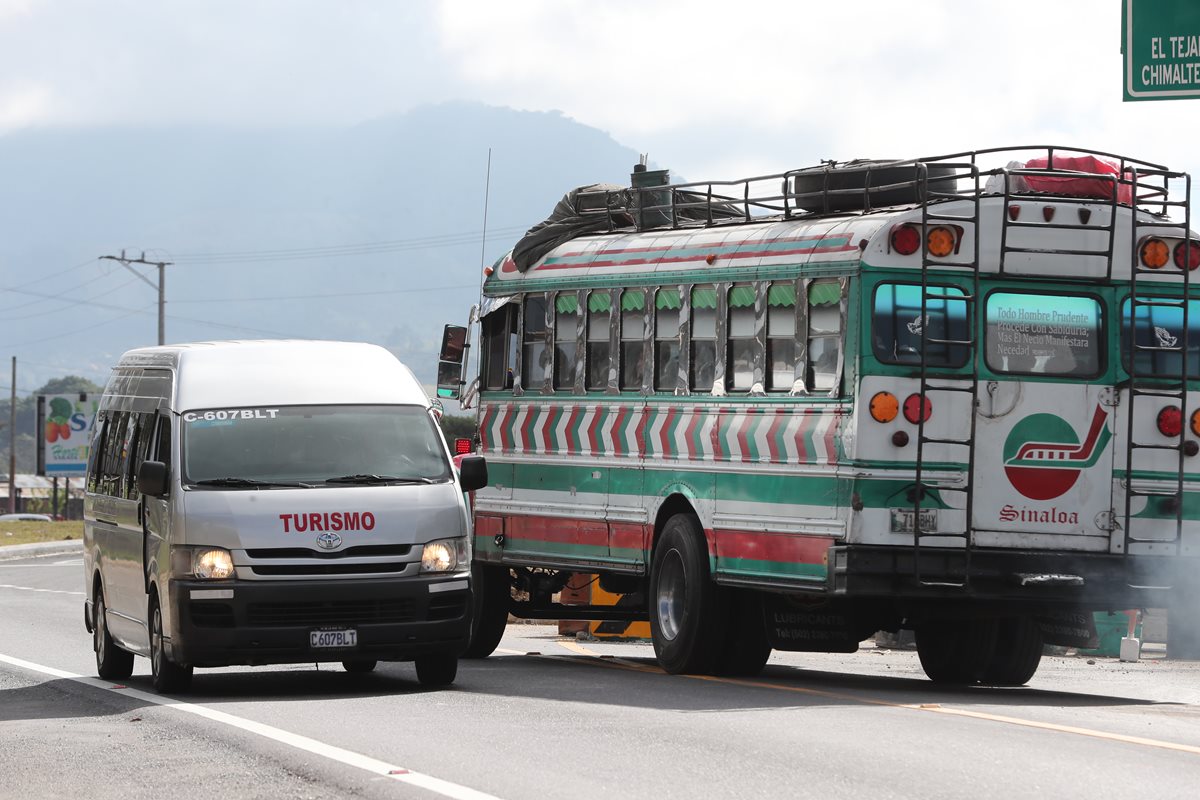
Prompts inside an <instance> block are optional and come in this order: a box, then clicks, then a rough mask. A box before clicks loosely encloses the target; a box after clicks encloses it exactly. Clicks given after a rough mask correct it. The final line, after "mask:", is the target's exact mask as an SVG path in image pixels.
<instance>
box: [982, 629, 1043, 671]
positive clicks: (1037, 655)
mask: <svg viewBox="0 0 1200 800" xmlns="http://www.w3.org/2000/svg"><path fill="white" fill-rule="evenodd" d="M1041 662H1042V629H1041V628H1040V627H1039V626H1038V624H1037V622H1036V621H1035V620H1034V619H1033V618H1031V617H1010V618H1008V619H1002V620H999V621H998V622H997V623H996V649H995V652H994V653H993V654H992V659H991V661H990V662H988V664H987V666H986V667H984V670H983V675H982V678H981V682H982V683H986V684H988V685H989V686H1023V685H1024V684H1026V683H1028V682H1029V679H1030V678H1032V677H1033V673H1035V672H1037V668H1038V665H1039V664H1041Z"/></svg>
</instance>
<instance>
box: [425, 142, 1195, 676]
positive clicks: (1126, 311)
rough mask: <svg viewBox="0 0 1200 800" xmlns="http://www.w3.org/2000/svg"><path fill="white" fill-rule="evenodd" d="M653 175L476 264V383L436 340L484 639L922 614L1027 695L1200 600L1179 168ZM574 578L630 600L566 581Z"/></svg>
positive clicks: (725, 648) (755, 638) (794, 645)
mask: <svg viewBox="0 0 1200 800" xmlns="http://www.w3.org/2000/svg"><path fill="white" fill-rule="evenodd" d="M632 177H633V183H634V187H635V188H632V189H620V188H618V187H602V186H598V187H588V189H587V190H579V191H576V192H573V193H571V194H570V195H568V196H567V197H565V198H564V199H563V202H562V203H560V204H559V206H558V208H557V209H556V215H555V216H554V217H552V218H551V219H550V220H547V222H546V223H543V224H542V225H540V226H538V227H537V228H535V229H534V230H532V231H531V232H530V234H529V235H527V237H526V239H524V240H523V241H522V242H521V243H519V244H518V245H517V247H516V248H515V249H514V251H513V252H510V253H509V254H508V255H507V256H505V257H504V258H502V259H500V260H499V261H498V262H497V263H496V264H495V265H494V266H493V267H489V268H488V269H486V270H485V275H486V278H485V281H484V285H483V295H484V297H483V300H482V303H481V305H480V306H479V307H477V308H476V309H474V310H473V312H472V318H471V323H472V324H473V325H477V326H478V327H477V329H476V330H475V331H474V332H472V333H471V334H470V338H472V339H476V340H477V342H478V348H477V349H478V351H479V355H480V359H479V361H480V365H479V372H478V377H477V378H475V379H474V380H471V381H469V382H468V381H466V380H465V378H464V376H463V374H462V370H461V369H460V366H459V364H458V363H455V362H456V361H457V360H458V358H459V357H458V356H457V355H452V356H447V355H445V354H444V355H443V358H444V359H445V358H450V362H449V363H446V362H443V364H442V365H441V369H440V380H439V384H440V385H443V386H444V388H443V389H442V390H441V391H442V393H443V394H445V395H448V396H458V395H459V393H460V389H461V390H462V395H463V400H464V405H465V406H468V407H472V406H473V407H475V408H477V413H478V437H477V441H476V448H477V450H478V452H479V453H481V454H482V455H484V456H486V457H487V460H488V470H489V474H490V485H489V486H488V487H487V488H485V489H482V490H480V491H479V492H477V493H476V494H475V498H474V502H475V550H474V579H475V584H474V585H475V589H476V609H475V612H476V618H475V625H474V633H473V639H472V643H471V647H470V649H469V650H468V653H467V654H468V655H469V656H485V655H487V654H489V653H490V652H491V651H492V650H493V649H494V648H495V647H496V645H497V643H498V641H499V638H500V636H501V634H502V632H503V627H504V623H505V620H506V618H507V615H508V614H509V613H513V614H516V615H517V616H521V617H528V618H542V619H570V618H574V619H603V620H647V619H648V620H649V622H650V628H651V632H652V638H653V642H654V648H655V653H656V656H657V658H658V661H659V663H660V665H661V666H662V667H663V668H664V669H665V670H667V671H668V672H673V673H677V672H694V673H717V674H743V675H745V674H754V673H756V672H758V671H759V670H761V669H762V667H763V665H764V664H765V662H766V660H767V657H768V655H769V654H770V651H771V649H772V648H777V649H781V650H807V651H826V652H851V651H854V650H855V649H856V648H857V647H858V645H859V643H860V642H861V641H863V640H865V639H867V638H869V637H870V636H872V635H873V634H874V633H875V632H877V631H881V630H884V631H893V632H894V631H898V630H900V629H909V630H912V631H914V632H915V638H916V644H917V650H918V653H919V656H920V660H921V663H922V665H923V667H924V669H925V672H926V674H927V675H928V676H929V677H930V678H931V679H932V680H934V681H937V682H942V683H955V684H970V683H987V684H992V685H1020V684H1023V683H1025V682H1026V681H1027V680H1028V679H1029V678H1030V677H1031V676H1032V675H1033V674H1034V672H1035V671H1036V669H1037V666H1038V663H1039V661H1040V658H1041V654H1042V651H1043V644H1061V645H1074V646H1084V645H1086V644H1087V643H1088V641H1089V639H1092V638H1093V637H1094V635H1095V629H1094V626H1093V622H1092V621H1093V614H1094V612H1097V611H1105V610H1108V611H1113V610H1120V609H1128V608H1138V607H1162V606H1168V605H1172V604H1176V603H1178V602H1180V598H1186V600H1187V603H1189V604H1191V605H1193V606H1195V607H1196V608H1198V609H1200V605H1196V598H1197V596H1198V594H1200V593H1197V590H1196V588H1195V583H1194V582H1195V581H1196V580H1197V578H1196V576H1197V575H1198V574H1200V466H1198V465H1200V462H1195V461H1193V460H1192V459H1193V458H1194V457H1195V456H1196V455H1197V453H1198V452H1200V403H1198V402H1197V399H1198V398H1197V390H1200V384H1198V383H1197V381H1198V380H1200V332H1197V333H1192V332H1191V331H1192V328H1194V327H1200V306H1198V305H1197V303H1200V294H1198V293H1197V291H1196V289H1194V288H1193V285H1192V284H1193V277H1194V276H1195V275H1197V274H1198V273H1195V272H1194V271H1195V269H1196V267H1197V266H1200V241H1198V240H1197V237H1196V234H1194V233H1192V232H1191V230H1190V213H1189V204H1188V196H1189V193H1190V179H1189V177H1188V176H1187V175H1186V174H1184V173H1180V172H1175V171H1172V170H1170V169H1168V168H1167V167H1165V166H1162V165H1159V164H1153V163H1149V162H1146V161H1141V160H1138V159H1133V158H1127V157H1122V156H1117V155H1113V154H1109V153H1099V152H1094V151H1087V150H1080V149H1077V148H1065V147H1017V148H1003V149H993V150H981V151H973V152H965V153H956V154H952V155H948V156H940V157H936V158H922V159H914V160H907V161H856V162H849V163H842V164H839V163H835V162H827V163H822V164H821V165H820V166H817V167H812V168H807V169H801V170H792V171H789V172H786V173H782V174H778V175H770V176H765V177H759V178H750V179H745V180H740V181H731V182H724V183H718V182H713V183H707V182H705V183H693V184H675V185H672V184H669V183H668V182H667V181H668V179H667V176H666V175H665V172H647V171H646V170H645V169H644V167H643V168H641V169H640V170H639V171H637V172H635V173H634V175H633V176H632ZM464 333H466V332H464V331H463V329H462V328H458V329H457V330H455V331H452V332H451V334H452V335H451V337H450V338H452V339H453V338H455V336H457V337H458V339H459V343H461V339H462V337H463V335H464ZM468 383H469V385H468ZM575 575H580V576H583V575H597V576H598V580H599V583H600V585H601V586H602V587H604V588H605V589H607V590H609V591H611V592H617V593H621V594H623V595H624V597H623V598H622V600H621V602H619V603H617V604H616V605H615V606H582V607H581V606H571V605H565V604H562V603H560V602H558V599H557V598H558V596H559V595H558V593H559V592H560V591H561V590H562V589H563V588H564V587H567V586H568V585H571V584H570V582H571V581H572V576H575ZM1189 579H1190V580H1191V581H1192V582H1193V583H1192V584H1191V585H1189V584H1188V581H1189ZM577 582H578V581H577ZM1197 613H1198V614H1200V612H1197ZM1172 622H1173V623H1174V622H1175V620H1172ZM1185 623H1186V620H1182V619H1181V621H1180V625H1181V626H1183V625H1184V624H1185ZM1173 628H1174V626H1173Z"/></svg>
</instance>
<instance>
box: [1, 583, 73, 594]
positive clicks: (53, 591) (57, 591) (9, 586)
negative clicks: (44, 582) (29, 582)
mask: <svg viewBox="0 0 1200 800" xmlns="http://www.w3.org/2000/svg"><path fill="white" fill-rule="evenodd" d="M0 589H16V590H18V591H22V592H45V593H46V594H73V595H78V596H79V597H84V596H85V595H84V593H83V592H68V591H67V590H65V589H35V588H34V587H32V586H14V585H12V584H11V583H0Z"/></svg>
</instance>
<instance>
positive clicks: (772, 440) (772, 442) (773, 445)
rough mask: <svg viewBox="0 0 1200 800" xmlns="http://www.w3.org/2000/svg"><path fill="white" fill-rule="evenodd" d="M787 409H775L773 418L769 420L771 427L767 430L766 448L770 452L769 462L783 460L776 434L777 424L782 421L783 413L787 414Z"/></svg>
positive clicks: (773, 462)
mask: <svg viewBox="0 0 1200 800" xmlns="http://www.w3.org/2000/svg"><path fill="white" fill-rule="evenodd" d="M787 413H788V411H787V409H783V408H777V409H775V419H773V420H771V427H770V428H769V429H768V430H767V449H768V450H769V451H770V453H771V463H772V464H779V463H782V462H783V457H784V455H785V454H784V453H780V452H779V443H778V440H777V436H778V433H779V426H780V425H782V424H783V423H784V414H787Z"/></svg>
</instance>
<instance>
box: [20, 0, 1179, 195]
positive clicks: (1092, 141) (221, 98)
mask: <svg viewBox="0 0 1200 800" xmlns="http://www.w3.org/2000/svg"><path fill="white" fill-rule="evenodd" d="M1120 13H1121V3H1120V0H1052V1H1051V2H1047V0H978V2H963V0H928V1H925V2H922V1H921V0H908V2H896V1H895V0H891V1H890V2H874V0H841V2H834V3H829V2H824V3H815V2H806V1H805V0H788V1H787V2H762V1H760V0H755V1H754V2H740V3H730V2H720V3H716V2H704V1H697V0H691V1H690V2H684V1H682V0H681V1H679V2H671V1H669V0H635V1H634V0H604V1H603V2H601V1H600V0H587V1H579V0H505V2H496V0H480V1H478V2H476V1H475V0H471V1H470V2H467V1H466V0H464V1H463V2H442V3H438V2H408V1H407V0H406V1H405V2H398V1H396V2H393V1H392V0H324V1H323V2H318V1H317V0H153V2H151V1H150V0H105V1H104V2H100V1H99V0H0V133H3V132H5V131H11V130H14V129H19V128H22V127H26V126H62V125H71V126H77V125H92V124H120V123H128V122H134V123H162V124H166V123H178V122H201V123H208V124H216V125H227V126H256V127H257V126H269V125H272V124H276V123H293V122H312V123H325V124H344V123H354V122H359V121H363V120H369V119H373V118H377V117H380V116H385V115H387V114H390V113H395V112H400V111H403V110H405V109H408V108H411V107H412V106H414V105H416V104H420V103H426V102H437V101H443V100H476V101H482V102H486V103H490V104H494V105H505V106H512V107H514V108H519V109H528V110H550V109H557V110H560V111H562V112H564V113H565V114H567V115H568V116H570V117H572V118H574V119H576V120H578V121H579V122H582V123H585V124H587V125H592V126H595V127H597V128H600V129H603V130H605V131H608V132H609V133H611V134H612V135H613V136H614V137H615V138H616V139H617V140H618V141H620V142H621V143H623V144H626V145H629V146H630V147H634V148H637V149H639V150H641V151H648V152H649V153H650V155H651V158H652V159H653V160H654V161H655V162H657V163H658V164H659V165H661V166H669V167H671V168H673V169H674V170H675V171H676V172H677V173H679V174H683V175H686V176H687V177H688V178H690V179H701V178H704V179H717V178H734V177H744V176H746V175H748V174H758V173H762V172H773V171H782V170H784V169H788V168H792V167H798V166H806V165H809V164H812V163H816V162H817V161H819V160H820V159H822V158H836V159H839V160H846V159H850V158H854V157H875V158H881V157H887V158H905V157H915V156H928V155H934V154H938V153H943V152H951V151H957V150H965V149H975V148H982V147H992V146H999V145H1010V144H1028V143H1038V144H1045V143H1056V144H1073V145H1079V146H1083V147H1088V148H1093V149H1097V150H1107V151H1113V152H1117V153H1122V154H1125V155H1130V156H1135V157H1140V158H1143V159H1146V160H1150V161H1158V162H1164V163H1167V164H1168V165H1170V166H1172V167H1174V168H1176V169H1185V170H1188V171H1192V172H1197V173H1200V156H1198V155H1197V148H1196V147H1195V144H1194V142H1195V134H1194V131H1195V130H1196V128H1197V124H1198V123H1200V100H1183V101H1172V102H1152V103H1145V102H1143V103H1123V102H1122V101H1121V54H1120V30H1121V28H1120Z"/></svg>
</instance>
